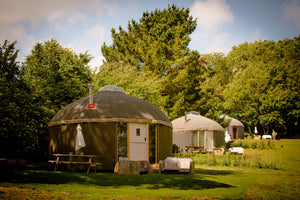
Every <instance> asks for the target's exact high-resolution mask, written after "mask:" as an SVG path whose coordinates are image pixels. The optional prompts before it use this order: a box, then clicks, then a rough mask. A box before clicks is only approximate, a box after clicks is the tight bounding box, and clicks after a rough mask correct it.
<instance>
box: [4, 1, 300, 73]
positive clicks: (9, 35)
mask: <svg viewBox="0 0 300 200" xmlns="http://www.w3.org/2000/svg"><path fill="white" fill-rule="evenodd" d="M172 4H175V5H177V6H178V7H180V8H185V9H187V8H189V9H190V15H191V16H192V17H193V18H196V19H197V28H196V30H195V31H194V32H193V33H192V34H191V35H190V37H191V42H190V44H189V48H190V49H191V50H197V51H198V52H199V53H200V54H204V53H212V52H223V53H224V54H225V55H226V54H227V53H228V52H229V51H230V50H231V48H232V47H233V46H237V45H239V44H242V43H244V42H249V43H251V42H254V41H258V40H273V41H278V40H283V39H285V38H289V39H293V38H294V37H297V36H299V35H300V0H173V1H172V0H0V44H1V45H2V44H3V42H4V41H5V40H9V41H10V42H13V41H15V40H17V45H16V48H17V49H20V52H19V58H18V61H19V62H24V60H25V57H26V56H27V55H30V54H31V50H32V49H33V47H34V45H36V43H38V42H39V43H43V42H44V41H48V40H51V39H52V38H53V39H56V40H57V41H58V42H59V43H60V44H61V45H62V46H63V47H66V48H70V49H72V50H73V51H74V52H76V53H77V54H79V53H85V52H86V51H88V53H89V54H91V55H92V56H93V57H94V58H93V59H92V61H91V62H90V65H91V66H92V68H95V69H96V68H98V67H99V66H101V64H102V60H103V59H104V58H103V55H102V53H101V46H102V45H103V43H104V42H105V43H106V44H107V45H110V44H112V37H111V29H112V28H114V29H116V30H118V27H119V26H121V27H122V28H123V29H126V28H127V24H128V22H129V21H131V20H132V19H133V20H135V21H139V19H140V18H141V17H142V15H143V12H145V11H148V12H151V11H154V10H155V9H160V10H163V9H164V8H168V5H172Z"/></svg>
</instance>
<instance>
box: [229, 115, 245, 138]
mask: <svg viewBox="0 0 300 200" xmlns="http://www.w3.org/2000/svg"><path fill="white" fill-rule="evenodd" d="M228 119H229V120H230V124H229V126H228V127H227V128H226V130H227V131H228V133H229V134H230V135H231V136H232V138H233V139H244V124H243V123H242V122H240V121H239V120H237V119H235V118H233V117H229V116H228V115H225V120H228Z"/></svg>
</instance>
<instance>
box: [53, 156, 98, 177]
mask: <svg viewBox="0 0 300 200" xmlns="http://www.w3.org/2000/svg"><path fill="white" fill-rule="evenodd" d="M52 155H53V156H54V157H55V159H54V160H49V163H52V164H54V171H56V169H57V167H58V166H63V165H64V164H67V165H69V166H71V165H75V169H76V170H77V167H78V165H87V166H88V169H87V174H89V172H90V169H91V167H93V168H94V169H95V171H96V168H97V166H98V165H101V163H99V162H98V163H97V162H96V158H98V156H96V155H81V154H80V155H74V154H52Z"/></svg>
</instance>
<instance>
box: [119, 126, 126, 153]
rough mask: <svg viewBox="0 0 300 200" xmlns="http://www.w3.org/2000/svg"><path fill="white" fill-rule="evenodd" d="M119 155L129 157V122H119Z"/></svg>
mask: <svg viewBox="0 0 300 200" xmlns="http://www.w3.org/2000/svg"><path fill="white" fill-rule="evenodd" d="M118 157H127V123H119V124H118Z"/></svg>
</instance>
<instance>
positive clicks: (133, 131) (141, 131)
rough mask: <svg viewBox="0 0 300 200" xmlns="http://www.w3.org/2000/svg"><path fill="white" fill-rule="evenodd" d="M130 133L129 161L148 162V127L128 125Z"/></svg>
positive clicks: (145, 125)
mask: <svg viewBox="0 0 300 200" xmlns="http://www.w3.org/2000/svg"><path fill="white" fill-rule="evenodd" d="M129 132H130V147H129V148H130V150H129V159H130V160H140V161H142V160H148V125H147V124H132V123H130V125H129Z"/></svg>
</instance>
